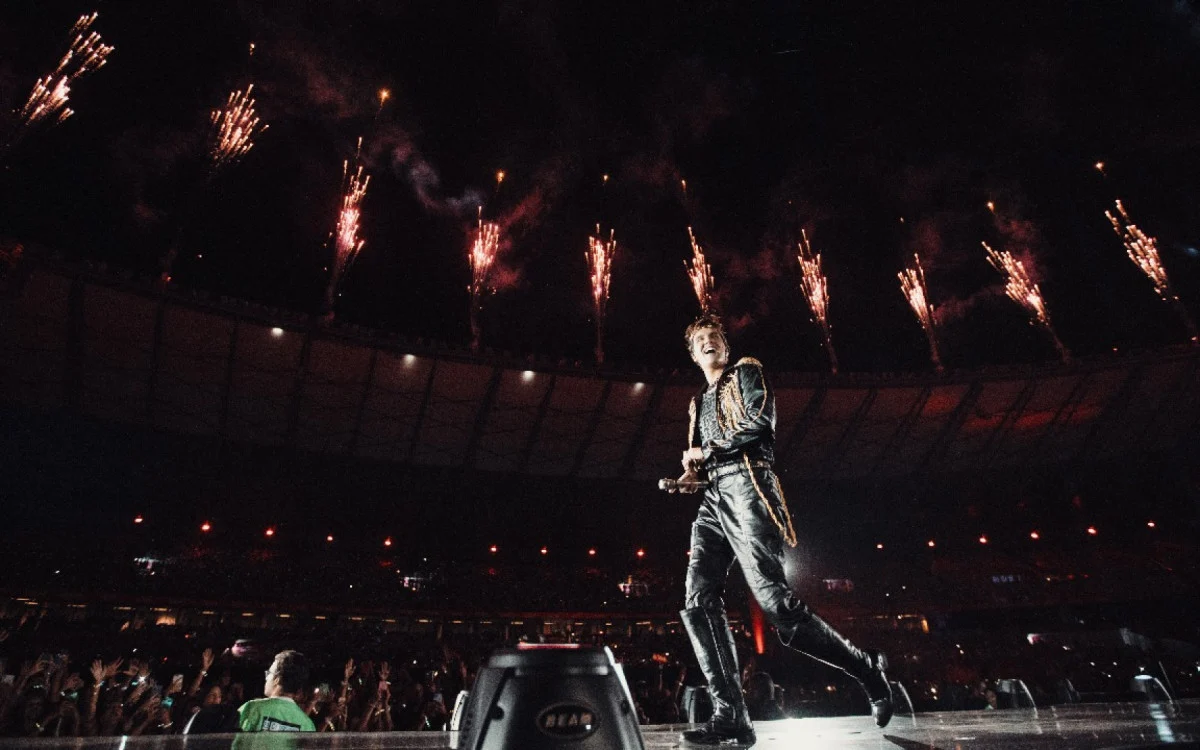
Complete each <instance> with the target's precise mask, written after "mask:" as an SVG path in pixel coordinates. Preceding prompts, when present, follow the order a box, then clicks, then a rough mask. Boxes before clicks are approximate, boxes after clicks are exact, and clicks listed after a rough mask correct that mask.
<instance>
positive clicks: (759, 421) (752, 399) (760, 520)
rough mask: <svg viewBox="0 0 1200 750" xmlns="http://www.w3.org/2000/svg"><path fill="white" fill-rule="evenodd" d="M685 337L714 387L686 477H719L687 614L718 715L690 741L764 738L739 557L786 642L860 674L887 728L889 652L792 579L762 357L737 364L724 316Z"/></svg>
mask: <svg viewBox="0 0 1200 750" xmlns="http://www.w3.org/2000/svg"><path fill="white" fill-rule="evenodd" d="M686 337H687V345H688V351H689V352H690V353H691V355H692V360H693V361H695V363H696V364H697V365H699V366H700V369H701V370H703V371H704V377H705V379H706V380H707V381H708V387H707V388H706V389H705V390H704V391H703V392H702V393H700V394H699V395H697V396H695V397H694V398H692V403H691V407H690V410H689V413H690V420H689V425H688V446H689V447H688V449H687V451H685V452H684V454H683V467H684V477H682V478H681V481H682V480H685V479H689V478H694V474H695V472H697V471H700V470H702V471H703V472H705V473H706V474H707V478H708V480H709V482H710V484H709V486H708V488H707V489H706V490H704V499H703V500H702V501H701V503H700V510H699V512H698V513H697V514H696V520H695V522H694V523H693V524H692V551H691V560H690V562H689V563H688V571H687V589H686V604H685V606H686V607H687V608H686V609H684V610H683V611H682V612H681V613H680V616H681V617H682V618H683V623H684V626H685V627H686V628H687V631H688V636H689V637H690V638H691V641H692V647H693V648H694V649H695V651H696V658H697V660H698V661H699V662H700V668H701V670H702V671H703V672H704V676H705V677H706V678H708V686H709V693H710V694H711V696H712V703H713V716H712V719H711V720H709V722H708V723H707V724H705V725H704V726H702V727H700V728H698V729H692V730H689V731H686V732H684V733H683V737H682V738H683V740H684V742H687V743H690V744H693V745H720V744H735V745H753V744H754V742H755V734H754V725H753V724H752V723H751V722H750V718H749V716H748V715H747V713H746V705H745V702H744V701H743V698H742V689H741V684H740V682H739V679H738V666H737V651H736V648H735V645H734V640H733V634H732V632H730V630H729V621H728V620H727V619H726V617H725V602H724V601H723V600H722V598H721V594H722V592H723V590H724V588H725V579H726V577H727V576H728V573H729V568H730V567H731V566H732V565H733V562H734V560H737V561H738V562H739V563H741V566H742V571H743V572H744V573H745V575H746V583H747V584H749V586H750V591H751V592H752V593H753V594H754V598H755V599H757V600H758V603H759V605H760V606H761V607H762V609H763V611H764V612H765V613H766V614H767V616H768V617H770V618H771V621H772V622H773V623H774V624H775V627H776V629H777V631H778V633H779V639H780V640H781V641H782V642H783V644H784V645H785V646H789V647H791V648H793V649H796V650H797V651H800V652H802V653H804V654H806V655H808V656H810V657H812V658H813V659H816V660H818V661H822V662H824V663H826V664H829V665H830V666H833V667H837V668H838V669H841V670H843V671H845V672H846V673H847V674H849V675H850V676H852V677H854V678H855V679H856V680H858V682H859V683H860V684H861V685H862V686H863V688H864V689H865V690H866V693H867V697H868V698H869V699H870V701H871V714H872V715H873V716H874V717H875V723H876V724H878V725H879V726H881V727H882V726H886V725H887V723H888V721H890V720H891V718H892V691H891V687H890V686H889V685H888V681H887V677H886V675H885V674H884V670H885V669H886V668H887V659H886V658H885V657H884V656H883V654H881V653H879V652H875V651H860V650H859V649H858V648H856V647H855V646H854V645H853V644H852V643H850V641H848V640H847V639H846V638H844V637H843V636H841V635H840V634H839V633H838V632H837V631H836V630H834V629H833V628H832V627H830V626H829V624H828V623H826V622H825V621H824V620H822V619H821V618H819V617H817V615H816V614H814V613H813V612H811V611H809V609H808V607H807V606H805V605H804V603H802V602H800V601H798V600H797V599H796V598H795V596H793V595H792V592H791V590H790V589H789V588H788V585H787V582H786V580H785V579H784V574H783V545H784V544H785V543H786V544H788V545H789V546H793V547H794V546H796V532H795V531H794V530H793V528H792V519H791V516H790V515H789V514H788V509H787V505H786V504H785V502H784V498H783V490H782V488H781V487H780V485H779V480H778V478H776V476H775V472H774V471H773V470H772V468H771V464H772V462H773V461H774V459H775V394H774V393H772V392H771V390H770V389H769V387H768V384H767V379H766V375H765V374H764V373H763V368H762V363H760V362H759V361H758V360H756V359H753V358H751V357H745V358H743V359H741V360H739V361H738V363H737V364H735V365H733V366H732V367H730V366H729V343H728V342H727V341H726V339H725V331H724V329H723V328H722V326H721V321H720V319H718V318H717V317H715V316H712V315H704V316H701V317H700V318H697V319H696V321H695V322H694V323H692V324H691V325H690V326H688V328H687V333H686ZM691 491H693V492H694V491H695V490H691Z"/></svg>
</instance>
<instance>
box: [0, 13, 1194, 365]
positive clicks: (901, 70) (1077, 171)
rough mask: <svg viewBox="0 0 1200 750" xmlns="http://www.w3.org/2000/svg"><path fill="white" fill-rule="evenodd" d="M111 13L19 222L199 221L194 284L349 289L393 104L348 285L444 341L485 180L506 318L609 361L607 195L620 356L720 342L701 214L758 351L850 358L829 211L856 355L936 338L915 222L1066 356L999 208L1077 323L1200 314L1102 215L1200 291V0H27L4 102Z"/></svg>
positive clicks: (13, 197)
mask: <svg viewBox="0 0 1200 750" xmlns="http://www.w3.org/2000/svg"><path fill="white" fill-rule="evenodd" d="M93 9H96V10H99V12H100V18H99V20H98V22H97V24H96V27H95V28H96V29H97V30H98V31H100V33H101V34H102V35H103V37H104V39H105V41H107V42H109V43H111V44H113V45H115V47H116V51H115V52H114V53H113V54H112V56H111V58H110V60H109V63H108V65H107V66H106V67H105V68H103V69H102V70H100V71H99V72H97V73H95V74H92V75H90V76H89V77H87V78H85V79H83V80H81V81H80V82H79V84H78V85H77V86H76V88H75V91H74V92H73V96H72V107H73V108H74V109H75V110H76V113H77V114H76V116H75V117H73V118H71V119H70V120H69V121H68V122H67V123H66V124H64V125H62V126H59V127H56V128H52V129H50V128H47V129H42V130H39V131H37V132H34V133H30V134H29V136H28V137H27V138H25V139H24V140H23V141H22V142H21V143H20V144H19V146H18V147H17V148H16V149H14V150H12V151H10V153H8V154H7V156H6V157H5V164H4V165H3V172H0V238H2V239H4V241H5V242H12V241H20V242H23V243H25V244H26V245H27V246H29V247H31V248H34V249H35V250H43V251H47V252H58V253H61V254H62V255H64V256H65V257H67V258H71V259H85V260H90V261H94V262H106V263H107V264H108V266H109V268H111V269H114V270H115V269H128V270H130V271H132V272H133V273H135V274H137V275H141V276H144V277H146V278H151V277H153V276H156V275H157V272H158V263H159V258H160V257H161V256H162V255H163V253H164V252H165V250H166V248H167V247H168V246H169V245H170V244H171V243H172V242H173V241H178V242H180V243H181V245H182V247H183V248H184V249H185V251H186V252H185V253H184V254H183V256H182V257H181V259H180V260H179V262H178V263H177V265H176V267H175V283H176V284H177V285H178V286H179V287H180V288H183V289H187V288H195V289H203V290H207V291H208V292H210V293H212V294H214V295H228V296H234V297H240V298H245V299H250V300H254V301H258V302H264V303H267V304H270V305H275V306H279V307H285V308H289V309H296V310H304V311H309V312H317V311H318V310H319V306H320V299H321V295H322V290H323V288H324V284H325V276H324V273H323V270H322V269H323V268H324V267H325V266H326V265H328V259H329V257H330V254H331V251H330V249H329V245H328V244H327V238H328V235H329V232H330V230H331V229H332V228H333V225H334V222H335V218H336V210H337V205H338V196H339V190H340V177H341V169H342V162H343V160H344V159H346V158H347V157H350V156H352V155H353V152H354V145H355V141H356V139H357V138H358V136H360V135H362V136H364V137H365V138H366V146H365V154H366V162H367V168H368V171H369V172H370V174H371V180H372V182H371V186H370V191H369V193H368V196H367V198H366V201H365V204H364V219H363V231H364V235H365V237H366V241H367V244H366V248H365V249H364V250H363V252H362V255H361V257H360V259H359V260H358V262H357V264H356V265H355V266H354V267H353V268H352V269H351V271H350V273H349V274H348V276H347V278H346V280H345V284H344V288H343V292H344V294H343V297H342V298H341V299H340V300H339V304H338V317H339V319H341V320H343V321H347V322H351V323H358V324H361V325H368V326H372V327H377V328H381V329H385V330H389V331H395V332H399V333H402V334H405V335H407V336H411V337H424V338H428V339H434V340H437V341H444V342H449V343H451V344H455V345H465V344H466V343H467V342H468V341H469V337H470V334H469V330H468V326H467V293H466V285H467V282H468V279H469V269H468V266H467V261H466V255H465V249H466V244H467V232H468V230H469V228H470V227H471V226H472V224H473V221H474V217H475V211H476V206H477V205H478V204H479V203H480V202H482V203H483V204H484V212H485V216H488V217H490V218H494V219H497V220H499V221H500V222H501V223H502V224H503V225H505V226H506V227H507V231H506V237H507V239H508V243H507V246H506V248H505V252H504V254H503V256H502V258H501V263H502V265H503V269H502V273H501V274H500V280H501V282H502V288H501V289H500V291H499V293H498V294H497V296H495V297H494V298H491V299H489V300H488V302H487V304H486V308H485V311H484V314H483V318H482V321H483V328H484V335H483V339H484V344H485V346H490V347H495V348H497V349H504V350H509V351H512V352H516V353H519V354H527V353H534V352H536V353H539V354H545V355H550V356H552V357H562V358H566V359H567V360H581V361H583V362H585V363H586V362H587V361H588V360H589V359H590V356H591V355H590V353H591V350H592V346H593V329H592V323H591V320H590V317H589V316H590V297H589V295H588V286H587V279H586V269H585V265H584V259H583V255H584V249H585V248H586V241H587V234H588V232H589V231H590V229H591V228H592V226H593V225H594V224H595V223H596V222H597V221H598V220H600V221H602V222H603V224H604V226H605V227H606V228H608V227H610V226H611V227H614V228H615V230H616V236H617V240H618V242H619V245H620V250H619V255H618V257H617V259H616V262H615V266H614V271H613V281H612V294H611V301H610V304H609V319H608V340H607V344H606V348H607V351H608V353H609V360H610V362H613V363H615V364H617V365H618V366H621V365H650V366H656V367H658V366H665V367H686V366H687V364H688V363H687V360H686V355H685V353H684V351H683V347H682V346H681V343H682V340H681V337H680V333H681V330H682V328H683V327H684V326H685V325H686V324H687V323H688V322H689V321H690V320H691V318H692V317H693V316H694V315H695V313H696V311H697V306H696V301H695V299H694V298H693V297H692V296H691V291H690V287H689V286H688V283H687V279H686V276H685V274H684V269H683V261H684V259H685V258H688V257H690V248H689V245H688V241H687V234H686V227H687V226H688V225H689V224H691V225H693V226H694V227H695V228H696V232H697V235H698V238H699V240H700V242H701V244H702V245H704V247H705V248H706V251H707V253H708V256H709V260H710V262H711V263H712V266H713V270H714V274H715V276H716V282H717V290H718V296H719V304H720V306H721V309H722V311H723V312H724V313H725V315H726V317H727V319H728V320H729V322H730V324H731V328H732V329H733V331H734V334H735V335H734V346H735V353H742V354H746V353H751V354H755V355H757V356H759V357H760V358H761V359H764V360H765V361H766V362H767V364H768V366H769V367H772V368H774V369H794V370H816V371H821V370H825V369H827V365H826V362H825V355H824V352H823V350H822V347H821V339H820V334H819V332H818V329H817V328H816V327H815V326H814V325H813V324H812V323H811V322H810V321H809V315H808V312H807V310H806V308H805V306H804V302H803V299H802V297H801V295H800V293H799V291H798V285H797V265H796V260H795V252H794V248H795V243H796V240H797V239H798V237H799V232H800V229H801V228H804V229H805V230H806V231H807V232H808V234H809V237H810V238H811V240H812V242H813V245H814V247H815V248H816V249H817V250H820V251H822V253H823V256H824V262H825V268H826V272H827V273H828V276H829V284H830V294H831V298H832V302H831V311H830V320H831V322H832V324H833V329H834V343H835V346H836V347H837V350H838V355H839V358H840V360H841V364H842V369H843V370H848V371H868V372H886V371H897V370H924V369H929V367H930V365H929V361H928V356H927V349H926V346H925V341H924V337H923V335H922V333H921V330H920V328H919V327H918V325H917V323H916V321H915V319H914V317H913V316H912V314H911V312H910V311H909V309H908V307H907V305H906V303H905V300H904V298H903V297H902V296H901V294H900V293H899V286H898V282H897V280H896V272H897V271H898V270H900V268H901V267H902V265H903V263H904V262H905V261H906V260H907V258H908V257H909V256H910V255H911V253H912V252H913V251H914V250H919V251H920V252H921V254H922V258H923V260H924V262H925V266H926V272H927V275H928V279H929V282H930V286H931V294H932V297H933V299H934V300H935V301H936V302H938V303H944V305H945V312H946V314H945V319H946V325H945V327H944V330H943V349H944V357H945V359H946V361H947V364H948V365H949V366H950V367H976V366H980V365H987V364H1003V363H1020V362H1041V361H1052V360H1053V359H1054V357H1055V354H1054V350H1053V348H1052V347H1051V346H1050V344H1049V343H1048V341H1047V340H1046V339H1045V338H1044V337H1043V336H1042V335H1041V334H1040V332H1039V331H1038V330H1036V329H1034V328H1032V327H1030V326H1029V325H1027V324H1026V322H1025V318H1024V313H1023V312H1022V311H1021V310H1020V309H1018V308H1017V307H1016V306H1015V305H1014V304H1013V303H1011V302H1009V301H1008V300H1006V299H1005V298H1004V297H1003V295H1002V292H1001V291H1000V276H999V275H998V274H997V273H996V272H995V271H994V270H993V269H992V268H991V267H990V266H988V265H987V263H986V261H985V258H984V254H983V251H982V248H981V247H980V244H979V243H980V241H983V240H986V241H988V242H989V243H991V244H993V245H996V246H998V247H1003V248H1006V249H1010V250H1013V251H1015V252H1018V253H1019V254H1021V255H1022V256H1023V257H1026V258H1027V259H1030V260H1031V261H1032V262H1033V263H1034V264H1035V265H1036V268H1037V273H1038V275H1039V277H1040V279H1041V281H1042V285H1043V291H1044V293H1045V295H1046V298H1047V300H1048V303H1049V305H1050V309H1051V313H1052V315H1053V317H1054V320H1055V323H1056V326H1057V328H1058V332H1059V335H1060V336H1061V338H1062V339H1063V340H1064V341H1065V342H1066V343H1067V345H1068V346H1070V347H1071V348H1072V349H1073V350H1074V351H1075V352H1076V353H1077V354H1080V355H1085V356H1086V355H1100V354H1105V355H1109V354H1111V352H1112V349H1113V347H1117V348H1118V349H1119V350H1121V351H1127V350H1129V349H1131V348H1147V347H1157V346H1162V345H1165V344H1171V343H1177V342H1180V341H1182V340H1183V339H1184V333H1183V329H1182V326H1181V325H1180V324H1179V322H1178V320H1177V319H1176V318H1175V317H1174V316H1173V314H1172V313H1171V311H1170V309H1169V308H1168V307H1167V306H1166V305H1164V304H1163V303H1162V302H1160V301H1159V300H1158V299H1157V297H1156V296H1155V294H1154V293H1153V290H1152V288H1151V286H1150V283H1149V282H1148V281H1147V280H1146V279H1145V278H1144V277H1142V276H1141V275H1140V274H1139V273H1138V272H1137V270H1136V269H1135V268H1134V267H1133V265H1132V264H1131V263H1130V262H1129V261H1128V259H1127V258H1126V257H1125V255H1124V252H1123V249H1122V247H1121V245H1120V243H1119V241H1118V240H1117V238H1116V237H1115V235H1114V234H1113V233H1112V231H1111V229H1110V227H1109V226H1108V224H1107V221H1106V220H1105V218H1104V216H1103V213H1102V212H1103V210H1104V209H1105V208H1108V207H1110V206H1111V201H1112V200H1113V199H1114V198H1117V197H1121V198H1123V199H1124V200H1125V202H1126V205H1127V207H1128V208H1129V209H1130V211H1131V212H1132V214H1133V216H1134V218H1135V220H1137V221H1138V222H1139V224H1141V225H1142V226H1143V227H1144V228H1145V229H1146V230H1147V231H1149V232H1150V233H1152V234H1155V235H1157V236H1158V237H1159V239H1160V242H1161V247H1162V252H1163V258H1164V262H1165V264H1166V265H1167V268H1168V270H1169V272H1170V273H1171V274H1172V278H1173V280H1174V281H1175V284H1176V287H1177V288H1178V289H1179V291H1180V293H1181V296H1182V298H1183V300H1184V302H1185V303H1186V304H1187V305H1188V306H1189V307H1190V308H1191V309H1192V310H1193V314H1194V315H1196V316H1200V257H1197V255H1198V254H1197V251H1196V249H1195V248H1196V246H1197V245H1200V190H1198V189H1197V184H1198V180H1197V178H1196V175H1197V174H1198V173H1200V172H1198V167H1200V129H1197V127H1196V120H1197V116H1198V115H1200V88H1198V87H1197V86H1196V81H1197V80H1200V8H1197V6H1194V5H1193V4H1192V3H1187V2H1181V1H1171V0H1155V1H1149V0H1147V1H1141V0H1139V1H1137V2H1104V3H1096V2H1065V1H1063V0H1047V1H1046V2H1037V3H1027V4H1019V3H982V2H958V3H834V2H831V3H796V2H787V3H784V2H779V3H769V2H741V1H738V2H721V1H720V0H708V1H700V2H687V3H684V2H658V3H644V2H642V3H626V2H613V3H564V2H558V1H556V0H501V1H500V2H494V1H492V0H484V1H482V2H476V1H474V0H472V1H471V2H431V3H399V2H385V1H384V0H361V1H357V2H351V1H350V0H309V1H308V2H293V3H286V4H275V3H263V2H257V1H255V0H243V1H242V2H236V3H233V2H224V3H196V2H180V1H178V0H163V1H162V2H155V3H144V2H141V3H134V2H113V1H112V0H102V1H101V2H99V3H98V4H97V5H95V6H94V7H93V6H91V5H80V4H78V3H68V2H59V1H57V0H51V1H48V2H39V3H30V2H22V3H5V4H4V5H3V6H0V50H2V52H0V105H2V109H3V110H4V112H5V113H6V115H5V116H6V117H8V113H11V111H12V110H13V109H15V108H18V107H19V106H20V105H21V103H22V102H23V101H24V99H25V97H26V96H27V95H28V92H29V89H30V86H31V85H32V83H33V81H34V80H35V79H36V78H37V77H38V76H39V75H41V74H43V73H44V72H46V71H47V70H49V69H50V68H51V67H52V66H53V64H54V61H55V60H56V59H57V57H58V55H59V54H61V51H62V48H63V45H64V43H65V39H66V32H67V30H68V29H69V27H70V25H71V23H72V22H73V21H74V19H75V18H76V17H77V16H78V15H80V14H81V13H86V12H90V11H91V10H93ZM250 42H254V43H255V45H256V52H255V54H254V56H253V57H252V58H250V57H248V55H247V50H248V47H249V44H250ZM248 82H253V83H254V84H255V92H256V94H257V96H258V103H259V110H260V112H261V114H262V116H263V118H264V119H265V120H266V121H267V122H268V123H269V125H270V129H269V130H268V131H267V132H266V133H265V134H264V135H262V136H261V137H260V138H259V139H258V141H257V146H256V147H255V148H254V149H253V150H252V151H251V152H250V154H249V155H248V157H247V158H246V159H245V160H244V161H243V162H242V163H241V164H239V165H237V166H235V167H233V168H230V169H227V170H226V171H224V172H223V173H222V174H220V175H219V176H218V177H217V178H216V179H215V180H212V181H210V182H206V181H205V179H204V173H203V153H204V139H205V136H206V132H207V126H208V113H209V111H210V110H211V109H212V108H214V107H216V106H219V105H221V104H222V103H223V102H224V99H225V97H226V95H227V93H228V92H229V91H230V90H231V89H232V88H234V87H239V86H242V85H244V84H246V83H248ZM381 88H387V89H389V90H390V91H391V93H392V98H391V99H390V101H389V102H388V103H387V106H386V107H385V108H384V109H383V111H382V113H381V114H380V116H379V117H378V118H376V112H377V99H376V96H377V92H378V90H379V89H381ZM9 125H11V117H9V121H7V122H6V123H5V130H6V131H7V129H8V126H9ZM1097 160H1103V161H1104V162H1105V163H1106V165H1107V169H1106V171H1107V177H1106V176H1105V175H1102V174H1101V173H1100V172H1098V171H1097V170H1096V169H1094V168H1093V166H1092V165H1093V164H1094V163H1095V162H1096V161H1097ZM499 169H503V170H505V172H506V173H507V178H506V179H505V181H504V182H503V184H502V185H501V187H500V189H499V190H498V191H497V190H496V189H495V182H494V175H495V172H496V171H497V170H499ZM603 174H610V175H611V180H610V181H609V183H608V185H607V188H602V182H601V176H602V175H603ZM681 178H683V179H686V180H687V183H688V188H689V189H688V194H687V196H686V198H685V197H684V195H683V192H682V190H681V189H680V186H679V180H680V179H681ZM989 200H992V201H994V202H995V203H996V207H997V216H998V218H996V217H993V216H992V214H990V213H989V212H988V211H987V209H986V206H985V204H986V202H987V201H989ZM901 217H904V222H903V223H902V222H901V221H900V219H901ZM197 255H203V257H202V258H198V257H196V256H197Z"/></svg>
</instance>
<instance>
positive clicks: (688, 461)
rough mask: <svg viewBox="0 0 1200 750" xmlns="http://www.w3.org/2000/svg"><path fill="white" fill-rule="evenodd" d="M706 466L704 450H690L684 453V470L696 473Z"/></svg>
mask: <svg viewBox="0 0 1200 750" xmlns="http://www.w3.org/2000/svg"><path fill="white" fill-rule="evenodd" d="M703 464H704V449H703V448H688V449H687V450H685V451H684V452H683V470H684V471H694V470H695V469H697V468H699V467H700V466H701V465H703Z"/></svg>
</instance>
